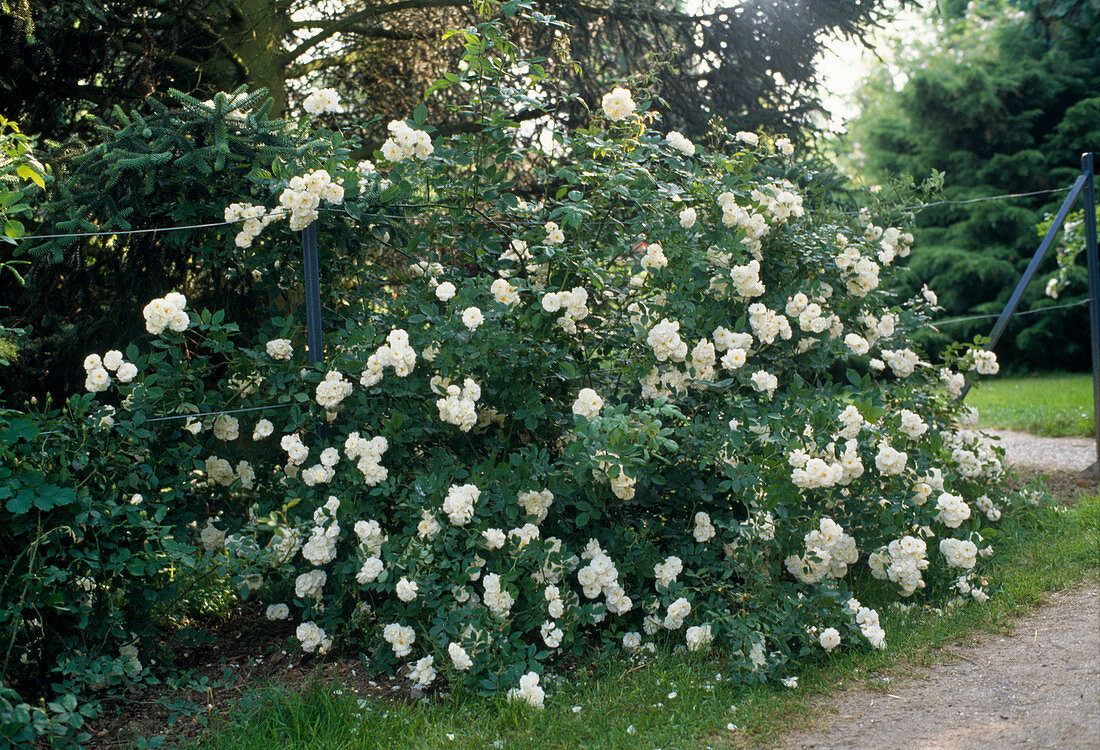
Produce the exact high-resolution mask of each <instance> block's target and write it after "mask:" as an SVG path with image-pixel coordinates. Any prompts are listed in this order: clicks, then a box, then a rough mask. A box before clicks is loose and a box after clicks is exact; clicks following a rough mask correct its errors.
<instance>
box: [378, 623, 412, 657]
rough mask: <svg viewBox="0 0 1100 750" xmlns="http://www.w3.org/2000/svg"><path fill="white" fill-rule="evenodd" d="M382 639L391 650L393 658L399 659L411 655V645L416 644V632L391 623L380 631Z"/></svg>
mask: <svg viewBox="0 0 1100 750" xmlns="http://www.w3.org/2000/svg"><path fill="white" fill-rule="evenodd" d="M382 638H383V639H385V641H386V643H388V644H390V647H391V648H393V654H394V656H396V657H398V658H400V657H403V656H408V655H409V654H411V653H412V645H413V643H415V642H416V632H415V631H414V630H413V629H412V628H410V627H408V626H406V625H401V624H400V623H396V622H391V623H390V624H389V625H387V626H386V627H385V628H383V629H382Z"/></svg>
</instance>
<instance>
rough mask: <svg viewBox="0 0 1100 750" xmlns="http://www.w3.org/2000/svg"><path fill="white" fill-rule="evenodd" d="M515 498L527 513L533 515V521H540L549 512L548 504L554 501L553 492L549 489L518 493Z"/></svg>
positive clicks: (543, 519) (544, 518)
mask: <svg viewBox="0 0 1100 750" xmlns="http://www.w3.org/2000/svg"><path fill="white" fill-rule="evenodd" d="M516 499H517V500H518V501H519V504H520V505H521V506H522V507H523V509H524V510H525V511H526V512H527V515H529V516H535V518H536V521H535V523H542V522H543V521H545V520H546V515H547V514H548V513H549V512H550V505H551V504H552V503H553V502H554V493H553V492H551V491H550V490H541V491H540V490H530V491H528V492H521V493H519V496H518V497H517V498H516Z"/></svg>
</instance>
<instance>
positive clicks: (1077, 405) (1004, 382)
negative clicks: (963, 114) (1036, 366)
mask: <svg viewBox="0 0 1100 750" xmlns="http://www.w3.org/2000/svg"><path fill="white" fill-rule="evenodd" d="M966 403H967V404H969V405H970V406H973V407H974V408H975V409H977V410H978V413H979V414H980V415H981V418H980V423H981V425H982V426H983V427H993V428H1003V429H1008V430H1019V431H1021V432H1029V433H1031V434H1033V435H1044V436H1047V437H1067V436H1073V435H1081V436H1086V437H1088V436H1091V435H1092V434H1093V431H1094V427H1093V424H1094V422H1093V408H1092V375H1090V374H1088V373H1050V374H1036V375H1021V376H1013V377H997V378H992V379H990V380H986V381H983V382H982V384H981V386H980V387H978V388H975V389H974V390H973V391H971V392H970V393H969V394H967V396H966Z"/></svg>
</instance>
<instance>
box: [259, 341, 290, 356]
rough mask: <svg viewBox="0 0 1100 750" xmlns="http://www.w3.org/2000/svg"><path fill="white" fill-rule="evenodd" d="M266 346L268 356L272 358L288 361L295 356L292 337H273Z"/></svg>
mask: <svg viewBox="0 0 1100 750" xmlns="http://www.w3.org/2000/svg"><path fill="white" fill-rule="evenodd" d="M265 348H266V349H267V356H269V357H271V358H272V359H279V360H283V361H287V360H289V359H290V358H291V357H293V356H294V347H293V346H291V345H290V339H271V341H268V342H267V345H266V347H265Z"/></svg>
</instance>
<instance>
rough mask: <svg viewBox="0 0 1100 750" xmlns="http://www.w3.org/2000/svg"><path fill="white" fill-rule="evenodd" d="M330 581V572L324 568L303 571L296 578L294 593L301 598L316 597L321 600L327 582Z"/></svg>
mask: <svg viewBox="0 0 1100 750" xmlns="http://www.w3.org/2000/svg"><path fill="white" fill-rule="evenodd" d="M327 582H328V573H326V572H325V571H323V570H320V569H316V570H311V571H309V572H308V573H302V574H301V575H300V576H298V577H297V578H295V579H294V595H295V596H296V597H298V598H299V599H307V598H308V599H316V600H317V601H321V594H322V593H323V590H324V587H325V584H326V583H327Z"/></svg>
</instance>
